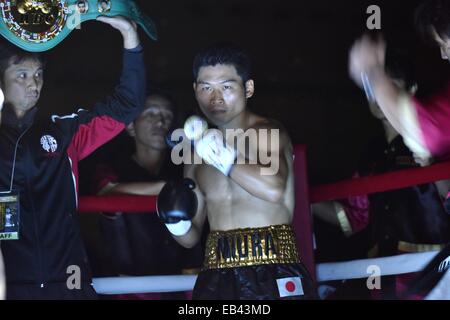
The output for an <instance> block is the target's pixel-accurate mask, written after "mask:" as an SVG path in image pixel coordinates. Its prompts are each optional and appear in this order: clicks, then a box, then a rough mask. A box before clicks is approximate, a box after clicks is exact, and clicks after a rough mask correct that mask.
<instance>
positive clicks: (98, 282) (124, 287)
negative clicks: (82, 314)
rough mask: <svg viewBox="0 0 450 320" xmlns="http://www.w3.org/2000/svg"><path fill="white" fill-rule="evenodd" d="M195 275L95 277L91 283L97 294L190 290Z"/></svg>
mask: <svg viewBox="0 0 450 320" xmlns="http://www.w3.org/2000/svg"><path fill="white" fill-rule="evenodd" d="M195 280H197V275H173V276H146V277H115V278H95V279H93V281H92V283H93V285H94V289H95V291H97V293H98V294H129V293H148V292H177V291H190V290H192V289H193V288H194V284H195Z"/></svg>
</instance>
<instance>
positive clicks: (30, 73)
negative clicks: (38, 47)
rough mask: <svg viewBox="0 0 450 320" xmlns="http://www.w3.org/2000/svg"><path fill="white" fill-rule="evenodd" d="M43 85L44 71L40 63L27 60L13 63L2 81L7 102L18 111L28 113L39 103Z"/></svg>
mask: <svg viewBox="0 0 450 320" xmlns="http://www.w3.org/2000/svg"><path fill="white" fill-rule="evenodd" d="M12 59H13V58H12ZM43 84H44V70H43V67H42V64H41V63H40V62H39V61H37V60H33V59H27V60H23V61H21V62H20V63H17V64H13V63H11V64H10V66H9V67H8V68H7V69H6V70H5V73H4V75H3V81H2V89H3V93H4V94H5V102H6V103H9V104H11V105H12V107H13V108H14V109H15V110H16V111H19V112H26V111H28V110H30V109H31V108H33V107H34V106H35V105H36V103H37V102H38V100H39V97H40V94H41V90H42V86H43Z"/></svg>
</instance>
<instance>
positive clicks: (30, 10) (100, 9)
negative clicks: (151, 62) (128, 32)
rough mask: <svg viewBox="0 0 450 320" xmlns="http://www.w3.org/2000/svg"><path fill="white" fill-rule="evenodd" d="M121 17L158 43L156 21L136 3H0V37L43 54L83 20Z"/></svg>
mask: <svg viewBox="0 0 450 320" xmlns="http://www.w3.org/2000/svg"><path fill="white" fill-rule="evenodd" d="M118 15H122V16H125V17H127V18H129V19H131V20H133V21H135V22H136V23H137V24H139V25H140V26H141V27H142V28H143V29H144V31H145V32H146V33H147V35H148V36H149V37H150V38H152V39H153V40H157V34H156V28H155V25H154V23H153V21H152V20H151V19H150V18H149V17H147V16H146V15H145V14H143V13H142V11H141V10H140V9H139V8H138V7H137V5H136V3H135V2H134V1H133V0H41V1H37V0H0V34H1V35H2V36H3V37H5V38H6V39H8V40H9V41H10V42H12V43H13V44H15V45H16V46H18V47H20V48H22V49H24V50H27V51H33V52H40V51H46V50H49V49H52V48H53V47H55V46H56V45H57V44H59V43H60V42H61V41H62V40H64V39H65V38H66V37H67V36H68V35H69V33H70V32H72V30H73V29H76V28H77V27H78V26H79V25H80V23H82V22H84V21H87V20H95V19H96V18H97V17H98V16H109V17H113V16H118Z"/></svg>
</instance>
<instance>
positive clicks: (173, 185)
mask: <svg viewBox="0 0 450 320" xmlns="http://www.w3.org/2000/svg"><path fill="white" fill-rule="evenodd" d="M194 189H195V182H194V181H193V180H192V179H188V178H184V179H182V180H179V181H169V182H167V183H166V184H165V185H164V187H163V188H162V190H161V192H160V193H159V195H158V200H157V202H156V211H157V213H158V217H159V218H160V219H161V221H162V222H163V223H164V224H165V225H166V227H167V229H168V230H169V231H170V233H172V234H173V235H175V236H183V235H185V234H186V233H188V232H189V230H190V229H191V226H192V222H191V220H192V219H193V218H194V216H195V214H196V212H197V207H198V200H197V195H196V194H195V192H194V191H193V190H194Z"/></svg>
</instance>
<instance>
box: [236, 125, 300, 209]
mask: <svg viewBox="0 0 450 320" xmlns="http://www.w3.org/2000/svg"><path fill="white" fill-rule="evenodd" d="M251 129H255V130H256V134H257V137H258V143H250V146H249V147H250V148H249V152H248V153H247V154H242V153H241V152H238V153H237V159H236V163H235V164H234V165H233V167H232V169H231V171H230V175H229V176H230V178H231V179H233V181H235V182H236V183H237V184H239V185H240V186H241V187H242V188H244V189H245V190H246V191H247V192H249V193H250V194H252V195H254V196H255V197H258V198H260V199H263V200H266V201H270V202H279V201H280V200H281V199H282V197H283V194H284V191H285V188H286V182H287V177H288V174H289V169H288V168H289V166H288V161H292V157H289V158H287V157H286V154H290V155H292V144H291V142H290V139H289V136H288V135H287V133H286V131H285V130H284V129H283V128H281V126H279V125H277V124H275V123H273V122H269V121H267V122H263V123H260V124H258V125H256V126H254V127H253V128H251ZM264 130H266V131H265V132H267V135H266V134H262V132H264ZM272 130H275V131H272ZM271 133H273V135H272V134H271ZM266 137H267V138H266ZM238 151H239V150H238ZM261 156H263V157H265V160H268V159H270V161H269V162H268V163H267V161H262V160H263V159H262V158H261ZM250 160H252V161H250ZM249 162H250V163H249ZM255 162H256V163H255Z"/></svg>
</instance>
